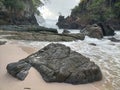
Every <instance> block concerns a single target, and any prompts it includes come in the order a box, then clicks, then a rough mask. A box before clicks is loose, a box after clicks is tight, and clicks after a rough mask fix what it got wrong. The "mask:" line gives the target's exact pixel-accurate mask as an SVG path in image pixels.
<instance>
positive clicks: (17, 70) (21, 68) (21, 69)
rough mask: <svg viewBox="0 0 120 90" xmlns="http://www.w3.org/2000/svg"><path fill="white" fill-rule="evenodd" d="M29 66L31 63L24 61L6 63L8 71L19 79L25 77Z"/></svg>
mask: <svg viewBox="0 0 120 90" xmlns="http://www.w3.org/2000/svg"><path fill="white" fill-rule="evenodd" d="M30 68H31V65H30V64H28V63H26V62H24V61H19V62H15V63H10V64H8V65H7V71H8V73H9V74H11V75H12V76H14V77H16V78H18V79H19V80H24V79H25V78H26V76H27V75H28V71H29V69H30Z"/></svg>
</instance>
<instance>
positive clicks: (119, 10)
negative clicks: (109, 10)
mask: <svg viewBox="0 0 120 90" xmlns="http://www.w3.org/2000/svg"><path fill="white" fill-rule="evenodd" d="M113 11H114V14H115V17H116V18H120V1H119V2H116V3H115V5H114V8H113Z"/></svg>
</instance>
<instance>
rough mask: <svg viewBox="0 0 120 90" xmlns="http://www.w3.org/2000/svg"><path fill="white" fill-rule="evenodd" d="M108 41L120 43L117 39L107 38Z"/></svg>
mask: <svg viewBox="0 0 120 90" xmlns="http://www.w3.org/2000/svg"><path fill="white" fill-rule="evenodd" d="M109 40H111V41H112V42H120V40H118V39H116V38H114V37H112V38H109Z"/></svg>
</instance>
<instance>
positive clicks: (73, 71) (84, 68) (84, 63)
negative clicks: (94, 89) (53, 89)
mask: <svg viewBox="0 0 120 90" xmlns="http://www.w3.org/2000/svg"><path fill="white" fill-rule="evenodd" d="M23 61H24V63H22V67H23V68H22V69H20V70H19V67H18V66H19V64H20V65H21V61H19V62H18V63H13V64H9V65H8V66H7V70H8V72H9V73H10V74H12V75H13V76H15V77H16V76H17V75H18V74H19V73H18V74H16V71H19V72H20V71H21V70H22V71H23V70H24V68H26V67H24V66H26V65H29V64H30V65H32V66H33V67H34V68H36V69H37V71H38V72H39V73H40V74H41V75H42V77H43V79H44V80H45V81H46V82H65V83H70V84H85V83H90V82H94V81H99V80H101V79H102V73H101V70H100V68H99V67H98V66H97V65H96V64H95V63H94V62H92V61H90V59H89V58H86V57H85V56H83V55H81V54H80V53H77V52H75V51H72V50H71V49H70V48H69V47H67V46H65V45H62V44H53V43H52V44H49V45H48V46H46V47H44V48H43V49H41V50H39V51H38V52H36V53H34V54H32V55H30V56H28V57H27V58H25V59H24V60H22V62H23ZM26 63H27V64H26ZM16 69H17V70H16ZM25 70H26V69H25ZM27 70H28V69H27ZM18 78H19V77H18Z"/></svg>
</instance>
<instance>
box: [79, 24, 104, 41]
mask: <svg viewBox="0 0 120 90" xmlns="http://www.w3.org/2000/svg"><path fill="white" fill-rule="evenodd" d="M81 33H82V34H84V35H87V36H89V37H91V38H98V39H101V38H103V32H102V29H101V27H99V26H98V25H96V24H93V25H87V26H86V27H85V28H84V29H82V30H81Z"/></svg>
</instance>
